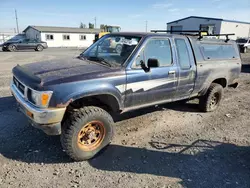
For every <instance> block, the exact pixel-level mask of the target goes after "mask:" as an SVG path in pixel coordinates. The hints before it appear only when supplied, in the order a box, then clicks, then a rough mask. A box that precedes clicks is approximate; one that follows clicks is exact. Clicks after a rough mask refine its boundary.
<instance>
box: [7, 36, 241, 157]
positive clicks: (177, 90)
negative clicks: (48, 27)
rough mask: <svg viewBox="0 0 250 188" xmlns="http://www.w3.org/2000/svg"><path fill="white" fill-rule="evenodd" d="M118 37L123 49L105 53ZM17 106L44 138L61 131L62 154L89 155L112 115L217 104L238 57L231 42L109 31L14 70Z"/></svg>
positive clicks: (107, 136) (232, 80)
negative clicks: (61, 55)
mask: <svg viewBox="0 0 250 188" xmlns="http://www.w3.org/2000/svg"><path fill="white" fill-rule="evenodd" d="M116 37H117V38H118V39H120V38H122V39H123V40H122V42H120V44H121V45H122V49H121V51H118V52H117V51H113V50H103V48H102V45H105V48H106V47H107V45H106V44H107V43H108V42H107V41H110V40H113V39H114V38H116ZM12 72H13V79H12V83H11V91H12V94H13V96H14V97H15V98H16V100H17V102H18V108H19V109H20V111H22V112H23V113H24V114H25V115H26V117H27V118H28V119H29V121H30V122H31V125H33V126H35V127H37V128H39V129H42V130H43V131H44V132H45V133H47V134H48V135H61V143H62V147H63V149H64V150H65V151H66V153H67V154H68V155H69V156H70V157H71V158H72V159H74V160H76V161H81V160H88V159H90V158H92V157H94V156H95V155H96V154H97V153H98V152H99V151H100V150H102V149H103V148H104V147H106V146H107V145H108V144H109V143H110V142H111V139H112V136H113V124H114V122H113V118H112V117H113V116H112V115H113V114H115V113H117V114H121V113H124V112H127V111H131V110H137V109H139V108H144V107H148V106H154V105H158V104H162V103H168V102H173V101H179V100H188V99H193V98H198V99H199V107H200V109H201V110H202V111H204V112H211V111H214V110H216V109H217V108H218V106H219V104H220V103H221V101H222V97H223V91H224V89H225V88H226V87H237V85H238V82H237V79H238V78H239V74H240V72H241V59H240V54H239V50H238V47H237V44H236V43H235V42H234V41H231V40H226V41H225V40H217V39H205V38H202V37H199V38H198V37H196V36H189V35H180V34H179V35H178V34H159V33H113V34H107V35H105V36H103V37H102V38H101V39H100V40H98V41H97V42H95V43H94V44H92V45H91V46H90V47H89V48H88V49H86V50H85V51H84V52H82V53H81V54H80V55H79V56H78V57H75V58H69V59H58V60H52V61H46V62H37V63H31V64H26V65H22V66H19V65H17V66H16V67H14V68H13V71H12Z"/></svg>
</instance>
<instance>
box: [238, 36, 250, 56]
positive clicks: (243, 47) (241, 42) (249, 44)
mask: <svg viewBox="0 0 250 188" xmlns="http://www.w3.org/2000/svg"><path fill="white" fill-rule="evenodd" d="M236 42H237V44H238V46H239V49H240V52H242V53H246V52H247V49H250V38H249V39H247V38H239V39H237V40H236Z"/></svg>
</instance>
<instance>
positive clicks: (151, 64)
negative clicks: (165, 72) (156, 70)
mask: <svg viewBox="0 0 250 188" xmlns="http://www.w3.org/2000/svg"><path fill="white" fill-rule="evenodd" d="M153 67H159V61H158V59H153V58H150V59H148V68H153Z"/></svg>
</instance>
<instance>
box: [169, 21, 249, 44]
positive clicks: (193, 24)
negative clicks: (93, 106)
mask: <svg viewBox="0 0 250 188" xmlns="http://www.w3.org/2000/svg"><path fill="white" fill-rule="evenodd" d="M167 30H171V31H181V30H202V31H207V32H208V33H209V34H222V33H223V34H225V33H234V34H235V36H231V37H230V38H232V39H237V38H241V37H244V38H245V37H249V36H250V22H241V21H235V20H225V19H219V18H208V17H198V16H190V17H186V18H183V19H179V20H176V21H172V22H169V23H167Z"/></svg>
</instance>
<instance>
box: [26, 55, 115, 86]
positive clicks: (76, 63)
mask: <svg viewBox="0 0 250 188" xmlns="http://www.w3.org/2000/svg"><path fill="white" fill-rule="evenodd" d="M22 67H23V68H25V69H26V70H27V71H29V72H30V73H32V74H33V75H35V76H37V77H39V78H40V79H41V81H42V83H43V85H48V84H49V83H50V84H52V83H53V84H57V83H61V82H65V81H77V80H82V79H91V78H95V77H96V76H97V74H98V73H99V74H100V73H102V72H109V71H111V69H110V67H105V66H102V65H98V64H95V63H92V62H89V61H84V60H81V59H77V58H68V59H57V60H50V61H44V62H37V63H31V64H26V65H23V66H22Z"/></svg>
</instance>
